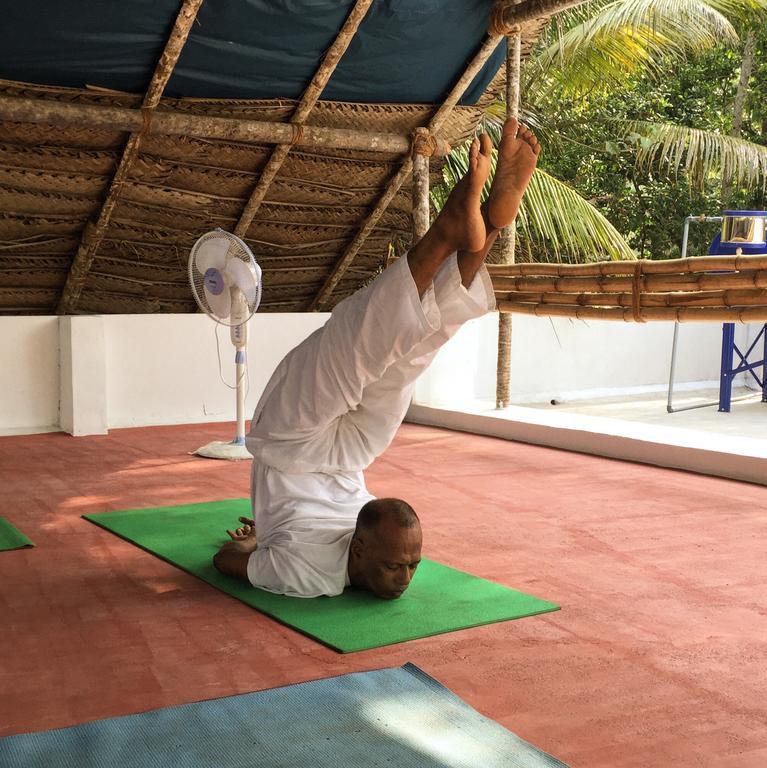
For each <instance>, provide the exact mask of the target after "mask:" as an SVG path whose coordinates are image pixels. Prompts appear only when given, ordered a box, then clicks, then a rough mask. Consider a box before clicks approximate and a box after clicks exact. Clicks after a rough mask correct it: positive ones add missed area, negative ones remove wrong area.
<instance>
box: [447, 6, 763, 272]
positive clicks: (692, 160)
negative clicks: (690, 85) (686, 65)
mask: <svg viewBox="0 0 767 768" xmlns="http://www.w3.org/2000/svg"><path fill="white" fill-rule="evenodd" d="M766 10H767V0H707V1H706V2H704V1H703V0H609V1H607V2H606V1H604V0H603V1H602V2H600V1H599V0H597V2H595V3H590V4H589V5H588V6H581V7H580V8H578V9H576V10H574V11H571V12H569V13H567V14H563V15H561V16H560V17H558V18H557V21H556V24H555V25H553V26H552V27H550V28H549V30H548V32H547V33H546V34H545V35H544V36H543V38H542V40H541V41H540V44H539V46H538V47H537V49H536V51H535V52H534V53H533V55H531V57H530V58H528V59H527V61H526V62H525V67H524V72H523V78H524V79H523V94H524V102H525V112H524V113H523V120H525V121H526V122H528V123H530V124H531V125H533V126H534V127H535V128H536V130H537V132H538V134H539V139H540V140H541V142H542V143H543V144H544V150H545V149H546V145H549V146H556V144H557V142H558V141H559V142H561V141H577V140H578V139H577V137H573V136H569V137H568V136H557V135H554V134H552V133H551V132H550V131H548V130H547V128H546V120H545V117H544V116H545V110H546V106H547V104H551V103H556V100H561V99H565V98H570V99H572V98H583V97H584V96H586V97H593V96H594V95H595V94H598V93H604V92H605V91H606V90H610V91H612V92H613V93H614V94H615V93H616V92H618V93H620V90H623V91H624V92H625V90H626V89H627V88H630V87H631V83H632V79H633V78H636V76H637V74H638V73H643V74H645V75H648V74H649V75H650V76H653V77H660V76H661V75H662V74H663V73H664V72H665V71H666V70H667V68H668V67H669V65H670V64H671V63H672V62H674V61H675V60H677V61H678V60H679V59H680V58H684V57H688V56H690V57H692V56H695V55H696V54H699V53H701V52H703V51H707V50H710V49H711V48H713V47H714V46H717V45H722V44H724V45H728V46H735V45H737V44H738V40H739V38H738V34H737V32H736V26H735V25H736V24H738V23H739V22H742V21H743V19H744V18H749V17H750V19H751V20H753V17H754V15H755V14H759V15H761V14H763V13H764V12H765V11H766ZM615 97H618V96H615ZM503 114H504V105H503V104H502V103H495V104H494V105H492V106H491V107H490V108H489V109H488V111H487V114H486V116H485V120H484V128H485V129H486V130H488V132H489V133H490V134H491V136H493V135H495V136H497V135H498V126H499V125H500V121H501V120H502V117H503ZM614 131H615V137H614V138H616V139H619V140H621V141H622V142H623V145H624V146H628V147H629V148H630V149H631V150H632V151H633V157H634V160H635V162H636V164H637V167H638V168H643V169H650V168H652V169H655V170H656V171H662V172H665V173H669V172H671V173H674V174H678V173H680V172H682V173H684V174H686V176H687V177H688V179H689V181H690V182H692V183H694V184H699V185H700V184H703V182H704V180H705V179H706V178H707V177H708V176H709V175H710V174H712V173H720V174H721V173H723V174H724V175H725V176H726V177H727V178H729V179H731V180H732V181H733V183H744V182H748V183H757V182H759V181H761V183H762V184H765V183H767V148H766V147H764V146H762V145H759V144H755V143H753V142H749V141H746V140H744V139H742V138H739V137H736V136H729V135H726V134H725V133H718V132H715V131H711V130H703V129H700V128H693V127H689V126H682V125H673V124H669V123H660V122H648V121H646V120H645V121H642V120H624V121H616V122H615V124H614ZM544 156H545V155H544ZM466 163H467V148H466V146H464V147H459V148H458V149H457V150H456V151H455V152H454V153H453V154H452V155H451V156H450V157H449V158H448V161H447V163H446V165H445V169H444V171H443V174H444V176H445V182H446V184H445V187H444V188H437V189H436V190H434V193H433V201H434V204H435V206H436V207H437V208H439V207H440V206H441V202H442V201H443V200H444V197H445V195H446V189H449V188H451V187H452V185H453V183H454V182H455V180H456V179H457V178H459V177H460V175H461V174H462V173H463V172H465V168H466ZM518 228H519V233H520V237H519V246H518V249H519V250H521V252H522V257H523V258H524V254H525V251H527V252H528V253H530V252H531V250H533V248H534V247H535V246H536V244H537V245H538V247H537V248H536V249H535V250H536V253H537V254H538V255H537V257H538V258H540V250H541V249H540V245H541V244H545V247H546V251H547V253H548V255H549V256H550V258H552V259H555V260H562V259H567V260H593V259H604V258H618V259H622V258H623V259H625V258H634V257H635V254H634V252H633V250H632V248H631V246H630V245H629V243H628V242H627V241H626V239H625V238H624V237H622V236H621V234H620V233H619V232H618V231H617V230H616V228H615V227H613V225H612V224H610V222H609V221H608V220H607V219H606V218H605V217H604V216H603V215H602V214H601V213H600V212H599V210H598V209H597V208H596V206H595V205H593V204H592V203H591V202H589V201H587V200H585V199H584V198H582V197H581V196H580V195H578V193H577V192H576V191H575V190H574V189H572V188H571V187H569V186H567V185H566V184H564V183H563V182H561V181H559V180H557V179H556V178H555V177H554V176H552V175H551V174H548V173H546V171H545V170H543V169H539V170H537V171H536V173H535V175H534V177H533V180H532V181H531V184H530V188H529V191H528V194H527V195H526V196H525V199H524V201H523V207H522V210H521V211H520V217H519V220H518Z"/></svg>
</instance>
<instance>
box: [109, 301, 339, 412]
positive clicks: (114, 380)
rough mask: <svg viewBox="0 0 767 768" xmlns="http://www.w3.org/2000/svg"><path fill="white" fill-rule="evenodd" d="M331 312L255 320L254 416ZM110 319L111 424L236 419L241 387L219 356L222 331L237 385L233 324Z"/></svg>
mask: <svg viewBox="0 0 767 768" xmlns="http://www.w3.org/2000/svg"><path fill="white" fill-rule="evenodd" d="M327 318H328V314H327V313H305V314H298V313H296V314H287V313H286V314H282V313H269V314H266V313H264V314H261V315H256V316H254V317H253V318H252V319H251V320H250V322H249V324H248V328H249V340H248V370H249V372H250V389H249V392H248V396H247V399H246V402H245V412H246V414H247V418H248V419H249V418H250V415H251V414H252V413H253V409H254V408H255V407H256V402H257V401H258V398H259V397H260V395H261V392H262V391H263V389H264V387H265V386H266V382H267V381H268V380H269V377H270V376H271V374H272V372H273V371H274V369H275V368H276V367H277V364H278V363H279V362H280V360H281V359H282V358H283V357H284V355H285V354H286V353H287V352H288V351H289V350H291V349H292V348H293V347H295V346H296V345H297V344H299V343H300V342H301V341H303V339H304V338H306V337H307V336H308V335H309V334H310V333H311V332H312V331H314V330H315V329H317V328H319V327H320V326H322V325H324V323H325V322H326V320H327ZM103 319H104V327H105V335H106V339H107V343H106V358H107V360H106V363H107V366H106V368H107V402H108V420H109V426H110V427H133V426H139V425H152V424H184V423H193V422H209V421H232V420H234V416H235V395H234V391H233V390H231V389H229V388H228V387H227V386H226V385H225V384H224V383H223V382H222V381H221V378H220V377H219V366H218V357H217V354H216V335H215V334H216V329H218V339H219V349H220V354H221V371H222V375H223V378H224V380H225V381H226V382H228V383H229V384H230V385H234V383H235V375H234V347H233V346H232V343H231V342H230V340H229V329H228V328H226V327H225V326H216V324H215V323H213V322H212V321H211V320H210V319H209V318H208V317H207V316H205V315H203V314H199V315H104V317H103Z"/></svg>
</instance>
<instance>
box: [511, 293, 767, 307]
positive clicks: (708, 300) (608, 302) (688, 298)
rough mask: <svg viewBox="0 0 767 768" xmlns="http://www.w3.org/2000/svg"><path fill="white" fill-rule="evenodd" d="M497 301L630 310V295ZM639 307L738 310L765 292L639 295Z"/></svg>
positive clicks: (525, 296) (766, 301) (760, 301)
mask: <svg viewBox="0 0 767 768" xmlns="http://www.w3.org/2000/svg"><path fill="white" fill-rule="evenodd" d="M496 298H497V300H498V301H499V302H500V301H504V302H511V303H512V304H531V305H534V304H568V305H577V306H584V307H588V306H591V307H611V306H612V307H631V306H633V303H634V294H633V293H556V294H553V293H524V292H522V291H508V292H498V293H496ZM639 304H640V306H641V307H674V306H680V305H683V306H684V305H687V306H690V305H692V306H696V307H742V306H749V305H767V291H765V290H763V289H761V288H752V289H745V290H723V291H688V292H674V293H642V294H640V296H639Z"/></svg>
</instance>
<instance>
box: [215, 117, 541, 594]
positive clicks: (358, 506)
mask: <svg viewBox="0 0 767 768" xmlns="http://www.w3.org/2000/svg"><path fill="white" fill-rule="evenodd" d="M539 152H540V146H539V144H538V141H537V140H536V138H535V136H534V135H533V134H532V133H531V132H530V131H529V130H528V129H527V128H525V127H524V126H522V125H520V124H518V123H517V121H516V120H509V121H507V123H506V124H505V125H504V128H503V135H502V138H501V143H500V146H499V148H498V162H497V168H496V173H495V178H494V179H493V184H492V187H491V190H490V195H489V197H488V199H487V201H486V202H485V203H484V204H482V205H480V195H481V192H482V187H483V185H484V183H485V181H486V180H487V178H488V175H489V173H490V157H491V143H490V139H489V138H488V137H487V136H486V135H482V136H481V137H480V138H478V139H474V141H473V142H472V145H471V151H470V157H469V170H468V172H467V173H466V175H465V176H464V177H463V179H461V181H460V182H459V183H458V184H457V185H456V186H455V188H454V189H453V191H452V192H451V194H450V197H449V198H448V200H447V202H446V203H445V206H444V208H443V209H442V211H441V212H440V214H439V216H438V217H437V219H436V220H435V221H434V223H433V224H432V225H431V227H430V229H429V230H428V232H427V233H426V234H425V235H424V236H423V238H421V240H420V241H419V242H417V243H416V244H415V245H414V246H413V248H412V249H411V250H410V251H409V253H408V254H407V257H406V258H402V259H399V260H398V261H397V262H395V263H394V264H393V265H391V266H390V267H389V268H388V269H386V270H384V272H382V273H381V274H380V275H379V276H378V277H377V278H376V279H375V280H374V281H373V282H372V283H370V285H368V286H366V287H364V288H362V289H361V290H359V291H357V293H355V294H354V295H353V296H350V297H349V298H347V299H345V300H344V301H342V302H341V303H340V304H338V306H337V307H335V309H334V310H333V312H332V314H331V316H330V319H329V320H328V322H327V323H326V324H325V325H324V327H322V328H320V329H319V330H317V331H315V332H314V333H313V334H312V335H311V336H309V337H308V338H307V339H306V340H305V341H303V342H302V343H301V344H299V345H298V346H297V347H296V348H295V349H293V350H292V351H291V352H289V353H288V355H287V356H286V357H285V358H284V360H283V361H282V362H281V363H280V365H279V366H278V367H277V369H276V371H275V372H274V374H273V375H272V378H271V379H270V380H269V383H268V384H267V386H266V389H265V390H264V393H263V395H262V396H261V399H260V401H259V403H258V406H257V407H256V410H255V413H254V415H253V420H252V422H251V428H250V432H249V434H248V437H247V445H248V449H249V450H250V452H251V453H252V454H253V467H252V474H251V502H252V510H253V519H249V518H240V521H241V523H242V526H241V527H239V528H237V529H236V530H234V531H227V533H228V534H229V536H230V538H231V539H232V540H231V541H228V542H227V543H226V544H224V545H223V546H222V547H221V549H220V550H219V552H218V553H217V554H216V555H215V557H214V563H215V566H216V568H218V570H219V571H221V572H222V573H225V574H228V575H230V576H235V577H238V578H240V579H244V580H246V581H249V582H250V583H251V584H253V585H254V586H256V587H260V588H261V589H265V590H267V591H269V592H276V593H280V594H285V595H291V596H294V597H316V596H319V595H331V596H332V595H338V594H340V593H341V592H343V590H344V588H345V587H347V586H353V587H358V588H361V589H365V590H369V591H370V592H372V593H373V594H375V595H376V596H377V597H380V598H384V599H394V598H398V597H399V596H400V595H401V594H402V593H403V592H404V591H405V590H406V589H407V587H408V585H409V584H410V580H411V579H412V578H413V574H414V573H415V570H416V568H417V566H418V563H419V561H420V559H421V526H420V523H419V521H418V517H417V516H416V513H415V511H414V510H413V508H412V507H411V506H410V505H409V504H408V503H407V502H405V501H402V500H400V499H375V498H374V497H373V496H372V495H371V494H370V493H368V491H367V488H366V487H365V481H364V478H363V474H362V471H363V470H364V469H365V468H366V467H367V466H369V465H370V464H371V463H372V462H373V460H374V459H375V458H376V457H377V456H378V455H380V454H381V453H382V452H383V451H384V449H385V448H386V447H387V446H388V445H389V443H390V442H391V441H392V439H393V438H394V434H395V433H396V431H397V429H398V428H399V426H400V424H401V422H402V419H403V418H404V416H405V412H406V411H407V408H408V405H409V403H410V398H411V395H412V391H413V387H414V386H415V381H416V379H417V377H418V375H419V374H420V373H421V372H422V371H423V370H424V369H425V368H426V367H427V366H428V365H429V363H430V362H431V361H432V359H433V358H434V356H435V354H436V353H437V350H438V349H439V348H440V347H441V346H442V345H443V344H444V343H445V342H446V341H447V340H448V339H449V338H450V337H451V336H453V334H454V333H455V332H456V331H457V330H458V328H460V326H461V325H463V323H465V322H466V321H467V320H470V319H471V318H474V317H480V316H481V315H484V314H485V313H486V312H488V311H489V310H491V309H493V308H494V306H495V300H494V295H493V287H492V284H491V282H490V277H489V275H488V273H487V270H486V268H485V266H484V262H485V257H486V255H487V253H488V251H489V250H490V246H491V245H492V244H493V242H494V241H495V239H496V237H497V236H498V232H499V230H501V229H502V228H503V227H505V226H507V225H509V224H511V222H513V221H514V218H515V217H516V215H517V211H518V210H519V204H520V201H521V199H522V195H523V194H524V191H525V189H526V188H527V184H528V182H529V180H530V177H531V175H532V173H533V170H534V169H535V164H536V162H537V159H538V154H539ZM256 537H257V538H256Z"/></svg>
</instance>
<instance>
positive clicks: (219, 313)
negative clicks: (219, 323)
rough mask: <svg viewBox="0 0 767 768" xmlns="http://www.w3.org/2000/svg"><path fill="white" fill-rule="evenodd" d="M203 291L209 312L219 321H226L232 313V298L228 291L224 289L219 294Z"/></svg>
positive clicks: (205, 289)
mask: <svg viewBox="0 0 767 768" xmlns="http://www.w3.org/2000/svg"><path fill="white" fill-rule="evenodd" d="M203 290H204V292H205V299H206V300H207V302H208V306H209V307H210V310H211V312H212V313H213V314H214V315H215V316H216V317H217V318H218V319H219V320H226V318H227V317H229V313H230V312H231V311H232V296H231V293H230V291H229V289H228V288H224V290H223V291H221V293H219V294H215V293H212V292H211V291H209V290H208V289H207V288H203Z"/></svg>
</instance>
